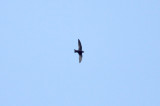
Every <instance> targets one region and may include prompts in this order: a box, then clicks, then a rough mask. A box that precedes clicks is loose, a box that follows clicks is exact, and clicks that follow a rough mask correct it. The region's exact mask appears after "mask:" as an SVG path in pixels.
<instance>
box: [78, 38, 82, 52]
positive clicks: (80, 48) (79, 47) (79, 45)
mask: <svg viewBox="0 0 160 106" xmlns="http://www.w3.org/2000/svg"><path fill="white" fill-rule="evenodd" d="M78 50H82V45H81V41H80V40H79V39H78Z"/></svg>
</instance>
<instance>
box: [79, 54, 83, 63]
mask: <svg viewBox="0 0 160 106" xmlns="http://www.w3.org/2000/svg"><path fill="white" fill-rule="evenodd" d="M81 61H82V54H81V55H79V63H80V62H81Z"/></svg>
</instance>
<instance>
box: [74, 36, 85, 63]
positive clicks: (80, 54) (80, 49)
mask: <svg viewBox="0 0 160 106" xmlns="http://www.w3.org/2000/svg"><path fill="white" fill-rule="evenodd" d="M74 53H78V54H79V63H80V62H81V61H82V53H84V51H83V50H82V45H81V41H80V40H79V39H78V50H75V49H74Z"/></svg>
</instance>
